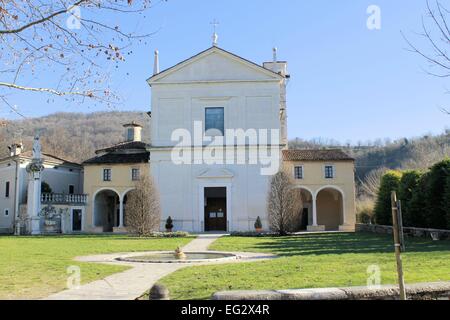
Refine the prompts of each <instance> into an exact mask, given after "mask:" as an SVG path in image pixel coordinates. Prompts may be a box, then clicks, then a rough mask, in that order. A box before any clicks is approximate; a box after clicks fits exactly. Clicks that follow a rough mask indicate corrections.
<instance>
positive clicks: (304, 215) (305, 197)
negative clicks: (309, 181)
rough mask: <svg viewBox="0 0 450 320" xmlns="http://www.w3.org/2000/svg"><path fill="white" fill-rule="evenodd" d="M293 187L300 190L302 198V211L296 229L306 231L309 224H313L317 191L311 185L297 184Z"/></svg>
mask: <svg viewBox="0 0 450 320" xmlns="http://www.w3.org/2000/svg"><path fill="white" fill-rule="evenodd" d="M293 189H295V190H298V191H299V192H300V195H301V199H302V207H301V211H300V212H299V213H298V218H297V219H296V221H297V225H296V226H295V229H296V231H306V230H307V229H308V226H310V225H312V224H313V214H314V205H315V193H314V192H313V190H312V189H310V188H309V187H305V186H301V185H297V186H294V187H293Z"/></svg>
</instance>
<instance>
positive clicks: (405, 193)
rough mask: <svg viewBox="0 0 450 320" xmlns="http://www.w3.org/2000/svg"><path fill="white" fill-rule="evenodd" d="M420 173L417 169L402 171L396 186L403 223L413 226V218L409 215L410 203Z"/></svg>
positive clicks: (406, 225) (420, 175)
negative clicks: (400, 202)
mask: <svg viewBox="0 0 450 320" xmlns="http://www.w3.org/2000/svg"><path fill="white" fill-rule="evenodd" d="M421 177H422V173H421V172H419V171H415V170H412V171H406V172H404V173H403V175H402V178H401V180H400V185H399V187H398V198H399V199H400V200H401V201H402V214H403V225H404V226H405V227H415V226H416V225H415V221H414V218H412V217H411V213H410V205H411V199H412V197H413V195H414V192H415V191H416V190H417V188H418V185H419V182H420V179H421Z"/></svg>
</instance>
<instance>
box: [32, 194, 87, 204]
mask: <svg viewBox="0 0 450 320" xmlns="http://www.w3.org/2000/svg"><path fill="white" fill-rule="evenodd" d="M87 197H88V196H87V194H65V193H43V194H41V203H44V204H79V205H85V204H86V203H87V201H88V198H87Z"/></svg>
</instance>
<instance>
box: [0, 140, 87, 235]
mask: <svg viewBox="0 0 450 320" xmlns="http://www.w3.org/2000/svg"><path fill="white" fill-rule="evenodd" d="M8 148H9V150H10V156H9V157H6V158H3V159H0V233H14V232H15V231H16V229H18V228H19V226H20V229H21V230H22V233H27V232H29V227H30V226H29V223H28V222H29V221H28V220H27V217H26V212H27V210H26V209H27V208H26V206H27V200H28V199H27V198H28V196H27V189H28V187H27V186H28V172H27V166H28V165H29V164H30V163H31V162H32V152H31V150H30V151H24V148H23V145H22V144H21V143H16V144H13V145H11V146H9V147H8ZM42 161H43V163H42V164H43V168H44V170H43V172H42V178H41V179H42V190H41V194H40V199H39V201H40V206H41V207H45V206H46V205H49V204H51V205H64V206H65V207H66V209H67V212H68V214H69V215H71V216H72V212H73V211H74V210H77V209H78V208H80V206H81V207H82V206H84V204H85V202H86V201H87V198H86V197H85V196H84V195H83V194H82V188H83V172H82V167H81V165H80V164H77V163H74V162H70V161H67V160H64V159H61V158H59V157H56V156H53V155H51V154H47V153H43V154H42ZM75 213H76V214H78V211H76V212H75ZM70 224H71V222H70V221H68V222H67V223H66V228H67V229H68V230H67V231H69V229H70V228H71V226H70Z"/></svg>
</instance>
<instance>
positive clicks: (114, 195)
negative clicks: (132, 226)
mask: <svg viewBox="0 0 450 320" xmlns="http://www.w3.org/2000/svg"><path fill="white" fill-rule="evenodd" d="M119 203H120V193H119V192H117V190H116V189H114V188H108V187H105V188H100V189H98V190H97V191H96V192H95V193H94V195H93V197H92V225H93V226H94V227H100V228H103V232H112V231H113V228H114V227H117V226H118V219H119V216H118V212H119Z"/></svg>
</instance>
